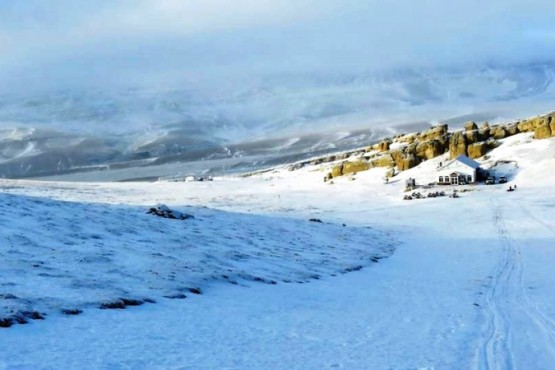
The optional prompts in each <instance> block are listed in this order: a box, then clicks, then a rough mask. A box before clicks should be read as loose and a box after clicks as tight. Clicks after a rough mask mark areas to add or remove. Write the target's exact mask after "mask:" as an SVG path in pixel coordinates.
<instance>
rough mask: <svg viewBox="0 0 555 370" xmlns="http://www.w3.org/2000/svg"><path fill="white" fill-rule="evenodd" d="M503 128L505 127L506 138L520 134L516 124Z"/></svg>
mask: <svg viewBox="0 0 555 370" xmlns="http://www.w3.org/2000/svg"><path fill="white" fill-rule="evenodd" d="M505 127H506V130H507V135H508V136H513V135H516V134H518V133H519V132H520V131H519V130H518V125H517V124H516V123H513V124H512V125H507V126H505Z"/></svg>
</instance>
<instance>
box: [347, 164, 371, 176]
mask: <svg viewBox="0 0 555 370" xmlns="http://www.w3.org/2000/svg"><path fill="white" fill-rule="evenodd" d="M368 169H370V164H369V163H368V162H364V161H357V162H345V163H343V175H346V174H348V173H355V172H360V171H366V170H368Z"/></svg>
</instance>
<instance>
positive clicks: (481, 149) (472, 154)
mask: <svg viewBox="0 0 555 370" xmlns="http://www.w3.org/2000/svg"><path fill="white" fill-rule="evenodd" d="M489 149H490V148H489V145H488V144H487V143H484V142H482V143H475V144H470V145H469V146H468V148H467V152H468V157H469V158H472V159H476V158H480V157H482V156H483V155H485V154H486V153H487V152H488V151H489Z"/></svg>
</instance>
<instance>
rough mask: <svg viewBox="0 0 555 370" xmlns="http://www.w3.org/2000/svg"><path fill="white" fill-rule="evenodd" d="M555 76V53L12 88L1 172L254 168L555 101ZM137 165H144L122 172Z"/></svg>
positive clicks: (0, 115)
mask: <svg viewBox="0 0 555 370" xmlns="http://www.w3.org/2000/svg"><path fill="white" fill-rule="evenodd" d="M554 76H555V64H553V63H541V64H531V65H524V66H522V65H520V66H488V67H483V66H482V67H476V68H470V67H469V68H467V69H464V70H433V71H430V70H417V69H403V70H395V71H387V72H382V73H369V72H367V73H362V72H359V73H351V74H349V73H335V74H333V73H331V74H326V75H319V74H317V73H314V74H308V75H301V76H273V77H272V78H268V79H266V80H261V81H256V82H252V81H249V82H245V83H244V84H234V85H233V86H234V87H233V88H228V87H221V88H213V87H212V88H208V87H187V86H185V87H183V88H180V89H172V90H163V91H162V90H155V89H144V88H140V89H139V88H137V89H128V90H126V91H99V90H94V91H91V90H86V91H75V90H72V91H59V92H48V93H34V94H28V95H21V94H18V95H14V94H9V93H4V94H3V95H0V176H2V177H9V178H22V177H46V176H65V175H68V174H71V176H72V177H71V179H79V178H80V177H79V175H78V174H79V173H87V174H88V177H87V178H88V179H91V178H94V173H95V172H97V171H102V172H103V176H102V178H103V179H104V180H106V179H117V180H126V179H133V178H149V177H151V176H150V174H152V176H153V177H154V176H163V175H173V174H174V173H173V172H174V171H176V167H175V166H168V164H172V163H180V164H182V165H181V166H180V170H179V171H180V172H183V171H185V172H187V171H188V170H187V168H188V166H187V164H191V163H195V165H194V166H193V165H191V166H190V168H191V169H190V172H191V173H198V172H205V173H206V172H208V173H218V172H222V171H233V170H234V169H241V170H244V169H245V168H248V167H249V166H251V167H260V166H264V165H269V164H276V163H279V162H280V161H283V162H285V161H290V160H292V159H303V158H307V157H311V156H315V155H319V154H324V153H329V152H333V151H338V150H343V149H348V148H352V147H355V146H361V145H366V144H369V143H372V142H375V141H376V140H378V139H379V138H380V137H383V136H385V135H391V134H392V133H395V132H399V131H402V132H407V131H411V130H413V131H418V130H421V129H423V128H426V127H428V126H429V125H430V124H433V123H437V122H438V121H441V122H446V123H449V124H450V125H451V126H454V127H456V126H457V125H460V124H462V123H463V122H464V121H466V120H470V119H473V120H477V121H483V120H489V121H496V120H508V119H512V118H519V117H525V116H529V115H531V114H539V113H542V109H545V110H552V109H553V107H552V106H550V104H552V102H553V98H554V97H555V88H554V86H553V77H554ZM225 86H229V84H226V85H225ZM214 161H217V162H214ZM226 161H227V162H226ZM214 163H217V165H215V164H214ZM238 164H240V165H239V166H238ZM131 168H135V169H136V168H141V171H140V175H138V174H137V172H136V171H133V173H134V174H131V172H130V174H129V175H128V176H127V175H125V174H124V172H121V171H122V170H125V169H131ZM107 170H110V171H113V170H118V171H119V172H110V171H108V172H107ZM110 173H114V174H116V173H117V176H114V177H113V178H111V177H110V175H109V174H110Z"/></svg>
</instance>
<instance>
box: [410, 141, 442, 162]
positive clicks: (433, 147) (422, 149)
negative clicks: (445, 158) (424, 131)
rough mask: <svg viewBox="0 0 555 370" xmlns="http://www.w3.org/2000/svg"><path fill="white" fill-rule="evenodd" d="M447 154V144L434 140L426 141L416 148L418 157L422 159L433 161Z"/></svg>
mask: <svg viewBox="0 0 555 370" xmlns="http://www.w3.org/2000/svg"><path fill="white" fill-rule="evenodd" d="M443 153H445V142H442V141H440V140H437V139H434V140H430V141H424V142H422V143H420V144H418V146H417V147H416V156H417V157H418V158H420V159H425V160H428V159H432V158H435V157H437V156H438V155H441V154H443Z"/></svg>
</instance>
